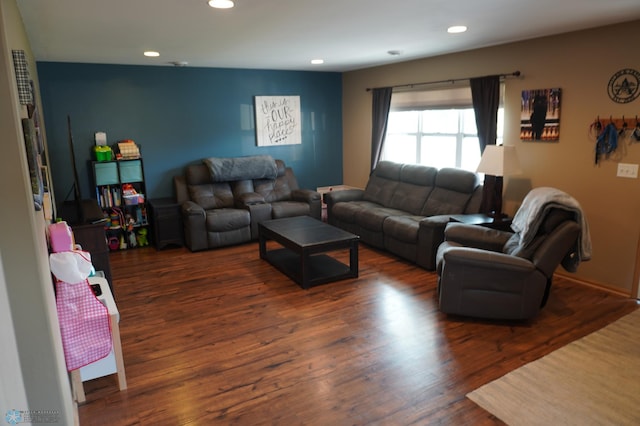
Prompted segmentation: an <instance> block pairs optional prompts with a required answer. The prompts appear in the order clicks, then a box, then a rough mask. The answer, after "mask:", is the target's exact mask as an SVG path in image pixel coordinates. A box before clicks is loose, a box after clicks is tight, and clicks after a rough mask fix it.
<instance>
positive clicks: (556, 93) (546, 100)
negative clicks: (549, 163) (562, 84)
mask: <svg viewBox="0 0 640 426" xmlns="http://www.w3.org/2000/svg"><path fill="white" fill-rule="evenodd" d="M560 93H561V90H560V89H559V88H555V89H536V90H523V91H522V99H521V104H520V139H521V140H523V141H535V142H557V141H558V140H559V139H560Z"/></svg>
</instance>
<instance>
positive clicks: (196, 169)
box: [184, 164, 213, 185]
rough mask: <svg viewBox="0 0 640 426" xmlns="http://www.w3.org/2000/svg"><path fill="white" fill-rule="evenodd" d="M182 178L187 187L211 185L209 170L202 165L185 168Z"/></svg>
mask: <svg viewBox="0 0 640 426" xmlns="http://www.w3.org/2000/svg"><path fill="white" fill-rule="evenodd" d="M184 178H185V181H186V182H187V185H205V184H208V183H213V181H212V180H211V174H210V173H209V169H208V168H207V166H205V165H204V164H192V165H190V166H187V169H186V170H185V173H184Z"/></svg>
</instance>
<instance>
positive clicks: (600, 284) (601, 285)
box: [553, 272, 635, 299]
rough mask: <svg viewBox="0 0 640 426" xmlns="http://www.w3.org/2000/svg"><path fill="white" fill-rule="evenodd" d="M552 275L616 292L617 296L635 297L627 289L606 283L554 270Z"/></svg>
mask: <svg viewBox="0 0 640 426" xmlns="http://www.w3.org/2000/svg"><path fill="white" fill-rule="evenodd" d="M553 275H554V276H557V277H560V278H563V279H565V280H568V281H572V282H574V283H576V284H581V285H585V286H587V287H591V288H596V289H598V290H604V291H607V292H609V293H613V294H617V295H619V296H624V297H628V298H630V299H635V297H633V296H632V295H631V292H630V291H629V290H622V289H620V288H617V287H612V286H609V285H606V284H602V283H596V282H593V281H588V280H584V279H580V278H576V277H574V276H571V275H565V274H563V273H557V272H556V273H555V274H553Z"/></svg>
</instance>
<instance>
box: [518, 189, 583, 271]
mask: <svg viewBox="0 0 640 426" xmlns="http://www.w3.org/2000/svg"><path fill="white" fill-rule="evenodd" d="M552 208H561V209H564V210H568V211H571V212H573V213H574V214H575V217H576V222H578V223H579V224H580V227H581V231H580V235H579V236H578V241H577V242H576V245H577V247H575V253H576V256H567V257H566V258H565V259H563V261H562V266H563V267H564V268H565V269H566V270H567V271H569V272H575V271H576V270H577V268H578V265H579V264H580V262H581V261H585V260H589V259H591V235H590V234H589V225H588V224H587V220H586V218H585V216H584V213H583V212H582V207H581V206H580V204H579V203H578V201H576V199H575V198H573V197H571V196H570V195H569V194H567V193H565V192H562V191H560V190H559V189H555V188H549V187H541V188H535V189H532V190H531V191H530V192H529V193H528V194H527V196H526V197H525V198H524V200H523V201H522V205H521V206H520V208H519V209H518V212H517V213H516V215H515V217H514V218H513V222H512V223H511V228H512V229H513V231H514V232H516V233H517V234H519V235H520V241H521V243H522V244H523V245H524V246H526V245H528V244H529V243H531V241H532V240H533V238H534V237H535V236H536V233H537V232H538V227H539V226H540V222H541V221H542V219H543V218H544V217H545V215H546V213H547V211H548V210H550V209H552Z"/></svg>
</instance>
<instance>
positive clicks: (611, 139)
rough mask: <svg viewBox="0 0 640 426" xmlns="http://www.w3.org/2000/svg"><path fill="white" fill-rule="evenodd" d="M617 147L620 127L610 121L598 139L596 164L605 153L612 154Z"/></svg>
mask: <svg viewBox="0 0 640 426" xmlns="http://www.w3.org/2000/svg"><path fill="white" fill-rule="evenodd" d="M616 148H618V129H617V128H616V125H615V124H613V123H609V124H607V125H606V126H604V129H602V132H600V134H599V135H598V139H597V140H596V164H598V162H599V161H600V157H601V156H602V155H603V154H604V155H607V154H611V153H612V152H614V151H615V150H616Z"/></svg>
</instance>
